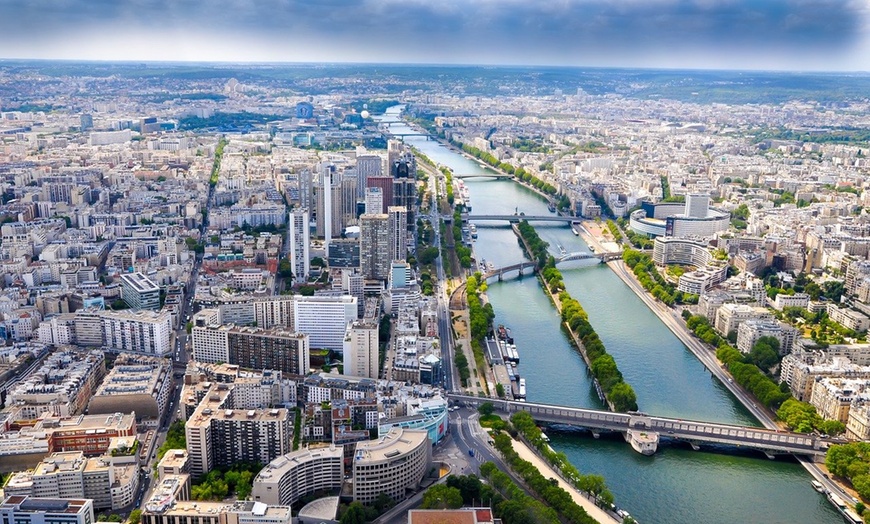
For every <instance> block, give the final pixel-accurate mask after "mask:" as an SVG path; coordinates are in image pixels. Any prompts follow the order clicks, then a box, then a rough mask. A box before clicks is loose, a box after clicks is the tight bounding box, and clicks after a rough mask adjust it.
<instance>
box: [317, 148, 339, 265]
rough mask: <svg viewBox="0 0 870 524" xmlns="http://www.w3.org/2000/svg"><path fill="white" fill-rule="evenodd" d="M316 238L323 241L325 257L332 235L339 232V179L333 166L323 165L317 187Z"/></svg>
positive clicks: (327, 253)
mask: <svg viewBox="0 0 870 524" xmlns="http://www.w3.org/2000/svg"><path fill="white" fill-rule="evenodd" d="M316 225H317V236H318V237H322V238H323V239H324V242H323V244H324V248H325V249H326V255H327V256H329V242H330V241H331V240H332V237H333V235H336V236H337V235H338V234H340V232H341V177H340V176H339V174H338V173H337V171H336V169H335V165H334V164H323V165H322V166H321V170H320V183H319V184H318V185H317V221H316Z"/></svg>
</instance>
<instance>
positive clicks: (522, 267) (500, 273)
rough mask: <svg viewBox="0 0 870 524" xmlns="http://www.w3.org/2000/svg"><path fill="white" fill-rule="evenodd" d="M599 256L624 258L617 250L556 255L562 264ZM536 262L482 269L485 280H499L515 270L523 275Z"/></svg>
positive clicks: (614, 258) (601, 257)
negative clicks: (496, 278) (494, 278)
mask: <svg viewBox="0 0 870 524" xmlns="http://www.w3.org/2000/svg"><path fill="white" fill-rule="evenodd" d="M594 258H597V259H598V260H599V261H601V263H602V264H603V263H605V262H609V261H611V260H621V259H622V251H617V252H606V253H588V252H586V251H578V252H576V253H566V254H564V255H562V256H561V257H556V264H557V265H558V264H561V263H562V262H569V261H571V260H592V259H594ZM534 268H535V263H534V262H521V263H519V264H513V265H510V266H504V267H499V268H495V269H489V270H487V271H482V272H481V275H482V276H483V279H484V280H489V279H490V278H493V277H498V279H499V280H502V278H503V277H504V275H505V274H507V273H512V272H514V271H516V272H518V274H520V275H522V274H523V273H524V272H525V271H526V270H527V269H534Z"/></svg>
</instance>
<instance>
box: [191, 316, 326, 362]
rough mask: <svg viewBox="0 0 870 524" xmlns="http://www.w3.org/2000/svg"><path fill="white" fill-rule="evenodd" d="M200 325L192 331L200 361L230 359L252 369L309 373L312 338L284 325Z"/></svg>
mask: <svg viewBox="0 0 870 524" xmlns="http://www.w3.org/2000/svg"><path fill="white" fill-rule="evenodd" d="M199 324H201V325H196V326H194V327H193V329H192V330H191V335H192V339H193V357H194V360H196V361H197V362H212V363H217V362H226V363H229V364H233V365H237V366H241V367H243V368H249V369H274V370H278V371H281V372H283V373H290V374H294V375H304V374H306V373H308V368H309V359H310V343H309V340H310V337H309V336H308V335H306V334H303V333H297V332H292V331H288V330H286V329H285V328H282V327H277V326H276V327H271V328H268V329H261V328H253V327H240V326H234V325H232V324H223V325H220V324H209V325H204V322H200V323H199Z"/></svg>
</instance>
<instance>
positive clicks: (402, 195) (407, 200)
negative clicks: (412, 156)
mask: <svg viewBox="0 0 870 524" xmlns="http://www.w3.org/2000/svg"><path fill="white" fill-rule="evenodd" d="M416 204H417V180H415V179H413V178H394V179H393V202H392V204H390V205H391V206H402V207H404V208H405V209H407V210H408V214H409V215H413V213H414V206H415V205H416ZM408 218H409V220H411V216H409V217H408Z"/></svg>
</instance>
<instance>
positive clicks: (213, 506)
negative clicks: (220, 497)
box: [142, 479, 294, 524]
mask: <svg viewBox="0 0 870 524" xmlns="http://www.w3.org/2000/svg"><path fill="white" fill-rule="evenodd" d="M169 480H171V479H167V481H166V483H167V484H169V482H168V481H169ZM160 487H161V489H160V490H159V491H157V492H155V493H154V495H153V496H152V497H151V499H149V500H148V502H147V503H146V504H145V511H143V512H142V524H292V522H293V521H294V519H292V518H291V511H290V510H291V508H290V507H289V506H269V505H266V504H263V503H262V502H254V501H250V500H239V501H236V502H233V503H231V504H229V503H226V502H202V501H196V502H194V501H187V500H185V499H184V498H182V497H181V496H180V493H178V492H180V491H181V489H180V488H175V487H174V486H172V485H167V486H166V487H165V488H164V486H163V485H161V486H160ZM173 493H175V494H173Z"/></svg>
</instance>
